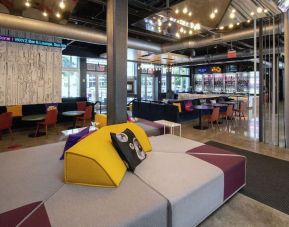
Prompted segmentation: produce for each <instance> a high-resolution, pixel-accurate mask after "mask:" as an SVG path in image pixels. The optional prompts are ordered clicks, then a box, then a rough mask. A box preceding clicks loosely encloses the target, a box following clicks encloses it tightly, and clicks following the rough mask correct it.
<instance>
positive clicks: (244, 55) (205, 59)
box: [177, 48, 284, 66]
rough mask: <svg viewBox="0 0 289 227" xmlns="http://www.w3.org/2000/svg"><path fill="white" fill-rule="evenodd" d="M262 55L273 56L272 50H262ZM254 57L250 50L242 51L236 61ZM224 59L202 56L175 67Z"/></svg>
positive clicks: (219, 55) (222, 57)
mask: <svg viewBox="0 0 289 227" xmlns="http://www.w3.org/2000/svg"><path fill="white" fill-rule="evenodd" d="M283 52H284V48H278V49H277V50H276V52H275V53H276V54H282V53H283ZM263 53H264V55H269V54H273V50H272V49H264V50H263ZM253 56H254V51H253V50H250V51H242V52H238V56H237V57H238V59H240V58H252V57H253ZM257 56H259V52H257ZM224 59H228V58H227V54H226V53H224V54H214V55H203V56H199V57H194V58H191V59H190V61H189V62H187V63H181V64H177V65H186V66H188V65H196V64H200V63H214V62H216V61H220V60H224ZM228 60H234V59H228Z"/></svg>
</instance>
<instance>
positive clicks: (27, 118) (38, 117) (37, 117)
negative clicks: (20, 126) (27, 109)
mask: <svg viewBox="0 0 289 227" xmlns="http://www.w3.org/2000/svg"><path fill="white" fill-rule="evenodd" d="M45 117H46V115H45V114H34V115H27V116H24V117H22V121H29V122H38V121H43V120H44V119H45ZM44 135H45V132H40V131H39V129H38V130H37V131H36V133H30V134H28V136H29V137H39V136H44Z"/></svg>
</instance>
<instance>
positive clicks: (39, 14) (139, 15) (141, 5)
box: [0, 0, 282, 64]
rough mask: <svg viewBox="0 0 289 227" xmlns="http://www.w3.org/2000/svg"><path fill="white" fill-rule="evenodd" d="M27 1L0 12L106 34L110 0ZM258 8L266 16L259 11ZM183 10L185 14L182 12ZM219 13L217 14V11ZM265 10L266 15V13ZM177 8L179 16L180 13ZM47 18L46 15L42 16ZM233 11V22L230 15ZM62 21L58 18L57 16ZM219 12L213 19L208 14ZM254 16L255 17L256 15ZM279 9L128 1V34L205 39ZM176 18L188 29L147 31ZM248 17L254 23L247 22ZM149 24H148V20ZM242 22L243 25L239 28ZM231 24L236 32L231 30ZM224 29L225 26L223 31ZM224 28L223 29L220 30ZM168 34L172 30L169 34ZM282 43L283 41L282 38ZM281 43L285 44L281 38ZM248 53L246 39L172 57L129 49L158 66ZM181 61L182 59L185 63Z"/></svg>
mask: <svg viewBox="0 0 289 227" xmlns="http://www.w3.org/2000/svg"><path fill="white" fill-rule="evenodd" d="M26 1H27V0H0V12H2V13H8V14H13V15H17V16H24V17H28V18H32V19H37V20H43V21H49V22H53V23H60V24H77V25H79V26H85V27H89V28H93V29H97V30H102V31H105V30H106V0H64V2H65V4H66V5H65V8H64V9H60V8H59V2H60V0H28V1H29V2H30V3H31V6H30V7H27V6H25V2H26ZM258 7H261V8H262V12H260V13H258V12H257V11H258ZM184 8H187V12H186V13H184V12H183V10H184ZM216 9H217V11H215V10H216ZM265 9H266V12H264V10H265ZM177 10H178V13H176V11H177ZM44 11H45V12H47V14H48V15H47V16H43V12H44ZM233 11H234V18H231V14H232V12H233ZM57 12H59V13H60V15H61V16H60V17H59V18H58V17H56V13H57ZM213 12H215V15H214V18H211V17H210V15H211V14H212V13H213ZM252 12H254V15H252ZM279 13H280V11H279V10H278V8H277V7H276V5H275V4H274V3H273V2H272V0H168V1H167V0H128V26H129V27H128V32H129V36H130V37H133V38H138V39H142V40H146V41H151V42H155V43H168V42H176V41H179V40H180V39H188V38H194V37H197V38H202V37H208V36H212V35H216V34H219V33H226V32H230V31H232V30H234V29H235V30H238V29H243V28H247V27H252V26H253V25H252V23H251V20H252V19H253V18H260V17H266V16H272V15H276V14H279ZM159 17H161V18H167V19H169V18H170V17H172V18H175V19H176V20H179V21H180V20H182V21H185V22H188V24H189V26H188V28H186V26H184V25H181V24H178V23H175V25H174V23H172V26H171V27H170V29H168V23H169V22H170V21H166V19H164V22H162V26H161V29H160V30H161V32H160V31H159V29H155V30H154V31H152V30H148V29H147V26H146V23H147V22H150V21H149V20H154V23H157V22H158V18H159ZM249 19H250V23H248V22H247V21H248V20H249ZM146 21H147V22H146ZM191 22H192V23H194V24H197V23H200V25H201V29H199V30H196V31H195V30H194V29H192V30H193V32H192V33H191V34H189V30H190V23H191ZM237 23H240V24H237ZM230 24H233V27H232V28H229V27H228V26H229V25H230ZM181 27H183V30H186V34H184V33H182V34H181V35H180V37H176V35H175V34H176V32H179V30H180V29H181ZM222 27H224V28H222ZM220 28H222V29H220ZM168 30H169V32H168ZM281 39H282V38H281ZM281 41H282V40H281ZM63 42H64V43H65V44H67V48H66V49H65V50H64V51H63V53H64V54H71V55H78V56H87V57H99V56H104V55H105V53H106V46H103V45H94V44H87V43H82V42H78V41H71V40H63ZM232 48H233V49H236V50H237V51H244V50H248V49H252V48H253V43H252V40H243V41H238V42H234V43H223V44H221V45H212V46H209V47H205V48H197V49H193V50H192V49H187V50H180V51H175V52H174V53H171V54H163V55H155V54H152V53H144V52H143V51H136V50H128V56H129V60H133V61H142V62H150V63H158V64H177V63H182V62H183V61H188V59H189V58H191V57H196V56H202V55H208V54H215V53H225V52H226V51H227V50H228V49H232ZM181 58H182V59H183V60H181Z"/></svg>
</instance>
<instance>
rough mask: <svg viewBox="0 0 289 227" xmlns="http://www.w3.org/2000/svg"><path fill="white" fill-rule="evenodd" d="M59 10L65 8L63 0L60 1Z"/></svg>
mask: <svg viewBox="0 0 289 227" xmlns="http://www.w3.org/2000/svg"><path fill="white" fill-rule="evenodd" d="M59 8H60V9H64V8H65V3H64V1H63V0H61V1H60V2H59Z"/></svg>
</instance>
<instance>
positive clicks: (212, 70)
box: [211, 66, 222, 73]
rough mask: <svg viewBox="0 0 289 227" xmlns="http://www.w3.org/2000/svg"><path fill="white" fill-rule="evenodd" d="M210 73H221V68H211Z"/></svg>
mask: <svg viewBox="0 0 289 227" xmlns="http://www.w3.org/2000/svg"><path fill="white" fill-rule="evenodd" d="M211 72H212V73H222V68H221V67H220V66H212V68H211Z"/></svg>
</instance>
